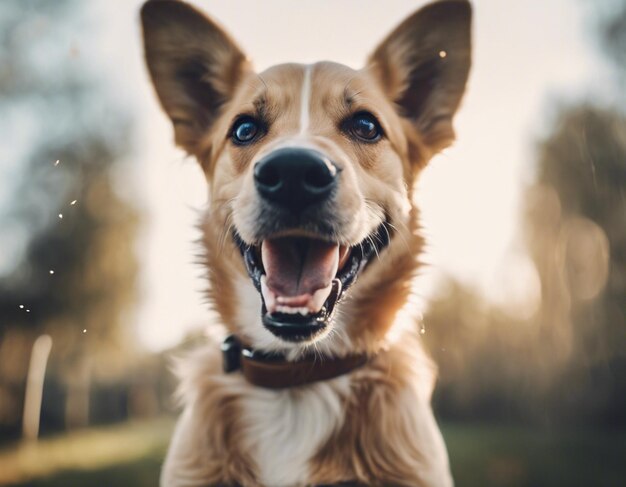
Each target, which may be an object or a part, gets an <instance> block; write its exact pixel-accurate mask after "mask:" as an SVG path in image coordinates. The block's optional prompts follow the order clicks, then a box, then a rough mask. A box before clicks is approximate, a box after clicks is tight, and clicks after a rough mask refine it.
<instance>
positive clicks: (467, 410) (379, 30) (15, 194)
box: [0, 0, 626, 487]
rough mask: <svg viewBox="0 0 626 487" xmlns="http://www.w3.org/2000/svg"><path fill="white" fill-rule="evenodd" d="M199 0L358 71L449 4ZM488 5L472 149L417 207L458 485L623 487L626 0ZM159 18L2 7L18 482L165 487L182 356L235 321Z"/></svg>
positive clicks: (260, 63)
mask: <svg viewBox="0 0 626 487" xmlns="http://www.w3.org/2000/svg"><path fill="white" fill-rule="evenodd" d="M194 3H195V4H197V5H198V6H200V7H201V8H203V9H204V10H206V11H207V12H210V13H211V14H212V15H213V16H215V17H216V18H217V19H219V20H220V22H221V23H222V24H223V25H224V26H225V27H226V28H227V29H228V30H229V31H230V32H231V33H232V34H233V35H234V37H235V38H236V39H238V40H239V42H240V44H241V45H242V46H243V48H244V49H245V50H246V51H247V52H248V53H249V55H250V56H251V58H253V59H254V60H255V62H256V65H257V67H258V68H259V69H263V68H265V67H267V66H269V65H271V64H274V63H277V62H283V61H292V60H296V61H302V62H311V61H315V60H320V59H332V60H336V61H339V62H343V63H345V64H348V65H350V66H353V67H359V66H360V65H361V63H362V62H363V60H364V59H365V56H366V54H367V53H368V52H369V51H370V50H371V49H373V47H374V46H375V44H376V42H378V41H379V40H380V39H382V37H383V36H384V35H385V34H386V33H387V32H388V31H389V30H390V29H391V28H392V27H393V26H394V25H395V24H397V23H398V22H399V21H401V20H402V19H403V18H404V17H405V16H406V15H407V14H409V13H410V12H412V11H413V10H415V9H416V8H417V7H419V6H420V5H422V4H424V3H425V2H423V1H420V2H407V1H404V0H392V1H388V2H384V4H383V2H378V3H370V4H367V6H365V5H366V4H364V3H363V2H357V1H356V0H344V1H342V2H331V0H321V1H318V2H293V1H289V0H272V1H268V2H263V3H262V4H261V2H252V1H244V0H238V1H233V2H218V1H217V0H211V1H209V0H204V1H202V0H197V1H196V2H194ZM473 4H474V8H475V24H474V29H475V30H474V43H475V45H474V56H475V60H474V67H473V71H472V74H471V78H470V83H469V86H468V92H467V96H466V98H465V101H464V105H463V107H462V110H461V112H460V113H459V116H458V117H457V123H456V126H457V133H458V141H457V143H456V144H455V146H454V147H452V148H450V149H448V150H447V151H446V152H445V153H444V154H442V155H441V156H438V157H437V158H436V159H435V160H434V161H433V162H432V163H431V165H430V166H429V168H427V170H426V171H425V173H424V175H423V177H422V178H421V181H420V183H419V184H420V186H419V192H418V193H419V196H418V198H419V203H420V205H421V208H422V212H423V220H424V227H425V230H424V231H425V234H426V235H427V238H428V240H429V243H430V245H429V248H428V252H427V255H426V256H425V260H426V262H427V263H428V266H427V268H426V269H425V271H424V274H423V276H422V277H421V278H420V280H419V282H418V284H417V287H416V291H417V293H418V294H419V296H420V298H421V299H420V301H422V302H423V303H425V304H423V306H425V308H424V309H423V314H424V318H423V327H424V328H423V331H424V333H423V339H424V342H425V344H426V346H427V348H428V350H429V352H430V353H431V355H432V356H433V358H434V359H435V361H436V362H437V364H438V366H439V370H440V380H439V384H438V387H437V390H436V392H435V397H434V406H435V410H436V414H437V416H438V418H439V420H440V422H441V424H442V428H443V432H444V436H445V437H446V441H447V444H448V448H449V451H450V456H451V463H452V469H453V473H454V475H455V477H456V482H457V485H458V486H459V487H474V486H476V487H487V486H528V487H531V486H532V487H543V486H568V487H575V486H581V487H589V486H594V487H604V486H623V485H626V480H624V479H626V97H625V96H624V93H626V1H624V0H596V1H593V2H592V1H591V0H553V1H551V2H541V1H540V0H528V1H526V2H502V1H498V0H475V1H474V2H473ZM139 6H140V2H135V1H124V2H122V1H114V2H110V1H105V0H95V1H91V2H82V1H79V0H55V1H51V0H0V485H13V486H64V487H68V486H82V485H92V486H110V485H115V486H154V485H156V483H157V480H156V479H157V478H158V472H159V465H160V462H161V460H162V457H163V454H164V452H165V448H166V444H167V441H168V438H169V435H170V433H171V428H172V425H173V418H174V417H175V413H176V408H175V405H174V403H173V401H172V400H171V399H170V397H171V393H172V390H173V387H174V384H175V381H174V379H173V378H172V376H171V374H170V372H169V369H168V367H169V358H170V357H171V356H172V355H173V354H176V353H177V352H178V351H180V350H182V349H185V348H188V347H189V346H192V345H193V344H194V343H197V342H199V341H201V340H202V335H203V333H204V331H205V329H206V327H207V326H208V325H210V322H211V318H210V315H209V312H208V310H206V309H205V308H206V305H205V304H204V302H203V294H202V290H203V287H204V286H205V283H204V282H203V280H202V269H201V268H200V267H199V266H198V265H197V264H196V263H195V262H194V261H195V259H196V257H195V256H196V255H197V251H198V249H197V248H196V244H194V240H195V239H196V238H197V237H198V235H197V231H196V230H195V228H194V223H195V222H196V220H197V218H198V213H199V212H200V211H201V209H202V207H203V205H204V203H205V201H206V197H207V195H206V191H205V188H204V185H203V176H202V175H201V173H200V171H199V169H198V168H197V167H196V165H195V164H194V161H192V160H189V159H188V158H185V156H184V154H183V153H182V152H180V151H178V150H176V149H175V148H174V147H173V142H172V140H173V137H172V132H171V128H170V125H169V122H168V121H167V120H166V118H165V116H164V115H163V114H162V113H161V111H160V109H159V108H158V105H157V102H156V98H155V96H154V94H153V91H152V87H151V85H150V84H149V81H148V78H147V74H146V71H145V68H144V65H143V59H142V53H141V43H140V31H139V22H138V9H139ZM416 306H417V304H416ZM416 326H420V325H417V324H416Z"/></svg>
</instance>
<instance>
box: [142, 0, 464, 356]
mask: <svg viewBox="0 0 626 487" xmlns="http://www.w3.org/2000/svg"><path fill="white" fill-rule="evenodd" d="M470 16H471V11H470V6H469V4H468V3H467V2H466V1H463V0H452V1H443V2H438V3H435V4H431V5H429V6H427V7H425V8H423V9H422V10H420V11H418V12H417V13H415V14H414V15H413V16H411V17H410V18H408V19H407V20H406V21H405V22H404V23H403V24H401V25H400V26H399V27H398V28H397V29H396V30H395V31H394V32H393V33H392V34H391V35H390V36H389V37H388V38H387V39H386V40H385V41H383V42H382V44H381V45H380V46H379V47H378V48H377V49H376V50H375V51H374V53H373V54H372V55H371V57H370V59H369V60H368V62H367V64H366V67H365V68H364V69H361V70H358V71H357V70H353V69H350V68H348V67H346V66H343V65H339V64H334V63H329V62H323V63H317V64H313V65H299V64H285V65H279V66H275V67H272V68H270V69H268V70H266V71H264V72H262V73H259V74H257V73H255V72H254V71H253V70H252V68H251V66H250V64H249V63H248V61H247V59H246V57H245V56H244V55H243V53H242V52H241V50H240V49H239V48H238V47H237V46H236V45H235V43H234V42H233V41H232V40H231V39H230V38H229V37H228V36H227V35H226V34H225V33H224V32H223V31H222V30H221V29H220V28H219V27H217V26H216V25H215V24H214V23H213V22H212V21H210V20H209V19H207V18H206V17H204V16H203V15H202V14H200V13H198V12H197V11H196V10H194V9H193V8H191V7H190V6H188V5H186V4H183V3H180V2H175V1H168V0H155V1H151V2H148V3H147V4H146V5H145V6H144V8H143V10H142V20H143V27H144V40H145V48H146V58H147V62H148V67H149V70H150V73H151V75H152V79H153V81H154V84H155V87H156V91H157V94H158V96H159V99H160V101H161V103H162V105H163V107H164V109H165V110H166V112H167V113H168V115H169V116H170V118H171V119H172V121H173V123H174V129H175V136H176V141H177V143H178V144H179V145H181V146H182V147H183V148H184V149H185V150H187V151H188V152H189V153H190V154H193V155H194V156H195V157H197V159H198V161H199V162H200V163H201V165H202V167H203V170H204V172H205V174H206V177H207V181H208V184H209V188H210V195H211V202H210V203H211V204H210V208H209V211H208V214H207V217H206V221H205V222H204V224H203V226H204V229H205V243H206V245H207V250H208V261H209V262H208V264H209V276H210V278H211V295H212V299H213V301H214V303H215V306H216V308H217V309H218V311H219V312H220V313H221V314H222V317H223V319H224V321H225V322H226V324H227V325H228V326H229V327H230V328H231V329H232V330H233V331H236V332H238V333H240V334H242V335H243V336H244V337H245V338H246V339H247V340H248V341H251V342H253V344H254V345H256V346H260V347H265V348H271V347H274V348H276V347H279V348H288V347H290V346H291V347H302V345H307V344H311V343H312V342H315V341H317V342H318V343H322V342H324V340H323V339H324V337H326V336H327V335H329V334H330V332H331V331H332V330H336V331H340V332H341V333H342V334H343V338H344V340H346V339H347V340H348V341H351V342H355V341H364V340H365V341H368V340H369V341H371V340H374V341H376V340H378V339H380V338H381V337H382V336H384V333H385V332H386V330H387V327H388V326H389V325H390V324H391V322H392V321H393V320H392V318H393V315H394V314H395V312H396V311H397V309H398V308H399V307H400V306H401V305H402V304H403V302H404V300H405V299H406V295H407V293H408V287H409V286H408V283H407V280H408V279H410V277H411V274H412V273H413V272H414V271H415V269H416V267H417V263H416V262H417V259H416V257H417V253H419V249H420V246H421V239H420V238H419V236H418V234H417V231H416V222H415V220H416V212H415V209H414V207H413V198H412V189H413V186H414V183H415V179H416V176H417V174H418V173H419V170H420V169H421V168H422V167H423V166H424V165H425V164H426V162H427V161H428V160H429V159H430V158H431V157H432V155H433V154H434V153H436V152H437V151H438V150H440V149H442V148H443V147H445V146H447V145H448V144H449V143H450V142H451V141H452V139H453V130H452V117H453V115H454V113H455V111H456V109H457V108H458V105H459V102H460V99H461V96H462V93H463V91H464V86H465V82H466V79H467V75H468V71H469V65H470V27H469V26H470ZM368 346H371V344H369V345H368V344H366V345H365V347H366V348H367V347H368Z"/></svg>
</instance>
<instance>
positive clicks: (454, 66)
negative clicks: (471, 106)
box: [368, 0, 472, 151]
mask: <svg viewBox="0 0 626 487" xmlns="http://www.w3.org/2000/svg"><path fill="white" fill-rule="evenodd" d="M471 17H472V9H471V6H470V4H469V2H468V1H467V0H444V1H440V2H436V3H432V4H430V5H427V6H426V7H424V8H422V9H421V10H418V11H417V12H416V13H414V14H413V15H411V16H410V17H409V18H408V19H406V20H405V21H404V22H403V23H402V24H400V25H399V26H398V27H397V28H396V30H394V31H393V32H392V33H391V34H390V35H389V36H388V37H387V38H386V39H385V40H384V41H383V42H382V43H381V44H380V45H379V46H378V48H377V49H376V50H375V51H374V53H373V54H372V55H371V56H370V58H369V60H368V68H369V69H370V70H371V71H372V72H373V73H374V75H375V76H376V77H377V78H378V80H379V82H380V84H381V85H382V87H383V89H384V90H385V92H386V93H387V95H388V96H389V98H390V99H391V100H392V101H394V102H395V103H396V104H397V107H398V111H399V113H400V115H401V116H403V117H406V118H407V119H409V120H410V121H411V122H412V124H413V126H414V127H415V128H416V129H417V130H418V131H419V133H420V134H421V137H422V140H423V141H424V143H425V144H426V145H427V146H428V147H429V148H430V149H431V150H433V151H438V150H441V149H443V148H445V147H447V146H448V145H450V143H451V142H452V141H453V140H454V129H453V127H452V118H453V116H454V114H455V112H456V110H457V108H458V107H459V104H460V102H461V97H462V96H463V92H464V91H465V83H466V82H467V77H468V74H469V68H470V64H471V39H470V37H471Z"/></svg>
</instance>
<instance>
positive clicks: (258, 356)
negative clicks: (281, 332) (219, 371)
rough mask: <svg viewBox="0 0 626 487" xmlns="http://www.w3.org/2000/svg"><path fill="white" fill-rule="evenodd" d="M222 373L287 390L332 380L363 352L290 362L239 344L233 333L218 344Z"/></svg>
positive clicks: (360, 362) (360, 359) (364, 359)
mask: <svg viewBox="0 0 626 487" xmlns="http://www.w3.org/2000/svg"><path fill="white" fill-rule="evenodd" d="M222 355H223V366H224V372H227V373H230V372H234V371H236V370H241V372H242V373H243V376H244V377H245V378H246V380H247V381H248V382H250V383H251V384H254V385H255V386H259V387H265V388H267V389H287V388H289V387H296V386H301V385H304V384H310V383H312V382H318V381H322V380H329V379H334V378H335V377H339V376H341V375H344V374H347V373H349V372H351V371H353V370H354V369H356V368H358V367H361V366H362V365H365V363H366V362H367V360H368V357H367V355H365V354H353V355H346V356H345V357H335V358H320V357H319V356H314V355H307V356H305V357H303V358H302V359H299V360H297V361H294V362H290V361H288V360H286V359H285V358H284V357H283V356H282V355H270V354H266V353H262V352H259V351H256V350H253V349H252V348H250V347H246V346H243V345H242V344H241V342H240V341H239V339H238V338H237V337H236V336H235V335H230V336H229V337H227V338H226V339H225V340H224V342H223V343H222Z"/></svg>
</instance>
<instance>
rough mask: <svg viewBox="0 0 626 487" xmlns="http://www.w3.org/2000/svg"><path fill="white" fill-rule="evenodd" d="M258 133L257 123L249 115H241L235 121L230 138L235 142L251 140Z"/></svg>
mask: <svg viewBox="0 0 626 487" xmlns="http://www.w3.org/2000/svg"><path fill="white" fill-rule="evenodd" d="M258 133H259V123H258V122H256V121H255V120H254V119H252V118H250V117H242V118H240V119H239V120H237V121H236V122H235V125H233V130H232V138H233V140H234V141H235V143H237V144H247V143H248V142H252V141H253V140H254V138H255V137H256V136H257V134H258Z"/></svg>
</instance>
